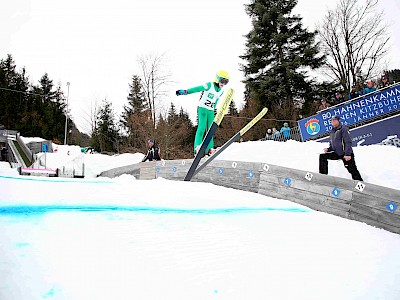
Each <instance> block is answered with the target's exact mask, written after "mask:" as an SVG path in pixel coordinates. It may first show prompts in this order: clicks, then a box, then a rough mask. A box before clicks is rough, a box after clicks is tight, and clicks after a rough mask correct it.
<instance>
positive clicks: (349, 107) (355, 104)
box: [298, 85, 400, 141]
mask: <svg viewBox="0 0 400 300" xmlns="http://www.w3.org/2000/svg"><path fill="white" fill-rule="evenodd" d="M394 111H400V86H399V85H396V86H394V87H391V88H389V89H385V90H381V91H378V92H376V93H373V94H370V95H366V96H364V97H361V98H357V99H355V100H353V101H348V102H345V103H343V104H341V105H338V106H335V107H332V108H329V109H327V110H324V111H322V112H320V113H319V114H317V115H314V116H311V117H309V118H306V119H302V120H300V121H298V124H299V128H300V133H301V137H302V139H303V141H306V140H309V139H312V138H316V137H318V136H320V135H323V134H325V133H327V132H330V131H331V130H332V124H331V118H332V117H333V116H335V115H339V116H340V117H341V121H342V123H343V124H345V125H346V126H350V125H353V124H357V123H361V122H365V121H367V120H370V119H373V118H376V117H379V116H382V115H385V114H388V113H391V112H394Z"/></svg>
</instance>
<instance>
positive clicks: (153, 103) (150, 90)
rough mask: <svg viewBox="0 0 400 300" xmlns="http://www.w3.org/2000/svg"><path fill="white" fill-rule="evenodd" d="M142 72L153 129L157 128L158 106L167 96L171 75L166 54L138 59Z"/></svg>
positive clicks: (144, 56) (143, 56) (149, 55)
mask: <svg viewBox="0 0 400 300" xmlns="http://www.w3.org/2000/svg"><path fill="white" fill-rule="evenodd" d="M138 63H139V65H140V68H141V71H142V76H141V80H142V86H143V89H144V92H145V95H146V100H147V101H148V104H149V108H150V111H151V118H152V122H153V128H154V129H155V127H156V113H157V112H156V110H157V104H158V103H159V102H160V101H161V98H162V97H164V96H166V95H167V86H168V84H169V83H170V81H169V79H170V77H171V74H170V73H169V72H168V71H167V70H166V69H165V54H161V55H155V54H148V55H142V56H140V57H139V58H138Z"/></svg>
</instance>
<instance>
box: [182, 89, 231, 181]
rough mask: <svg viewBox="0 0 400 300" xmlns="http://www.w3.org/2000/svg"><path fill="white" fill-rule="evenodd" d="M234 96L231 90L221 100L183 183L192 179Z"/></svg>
mask: <svg viewBox="0 0 400 300" xmlns="http://www.w3.org/2000/svg"><path fill="white" fill-rule="evenodd" d="M234 94H235V91H234V90H233V89H229V90H228V92H227V93H226V95H225V97H224V98H223V100H222V103H221V105H220V106H219V108H218V110H217V114H216V115H215V117H214V121H213V123H212V124H211V126H210V128H209V129H208V131H207V133H206V136H205V137H204V139H203V142H202V143H201V146H200V149H199V150H198V151H197V153H196V156H195V158H194V160H193V163H192V165H191V166H190V168H189V171H188V172H187V174H186V176H185V179H184V181H190V179H192V177H193V175H194V172H195V171H196V168H197V166H198V165H199V162H200V160H201V158H202V157H203V156H204V153H205V151H206V149H207V146H208V144H209V143H210V141H211V139H212V138H213V136H214V134H215V132H216V131H217V128H218V127H219V125H220V124H221V122H222V119H223V118H224V116H225V114H226V112H227V111H228V108H229V105H230V104H231V102H232V99H233V95H234Z"/></svg>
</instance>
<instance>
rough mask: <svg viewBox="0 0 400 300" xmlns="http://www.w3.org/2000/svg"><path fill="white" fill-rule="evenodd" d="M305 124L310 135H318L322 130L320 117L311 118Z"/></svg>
mask: <svg viewBox="0 0 400 300" xmlns="http://www.w3.org/2000/svg"><path fill="white" fill-rule="evenodd" d="M304 126H305V127H306V129H307V133H308V134H309V135H316V134H318V133H319V132H320V130H321V126H320V125H319V120H318V119H310V120H308V121H307V123H306V124H305V125H304Z"/></svg>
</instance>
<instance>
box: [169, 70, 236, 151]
mask: <svg viewBox="0 0 400 300" xmlns="http://www.w3.org/2000/svg"><path fill="white" fill-rule="evenodd" d="M228 82H229V74H228V73H227V72H226V71H218V72H217V74H216V76H215V80H214V82H207V83H206V84H204V85H200V86H196V87H193V88H190V89H187V90H177V91H176V95H177V96H180V95H188V94H193V93H198V92H201V96H200V100H199V103H198V105H197V118H198V126H197V131H196V137H195V139H194V154H196V152H197V150H198V149H199V148H200V145H201V143H202V141H203V138H204V135H205V134H206V132H207V130H208V129H209V128H210V126H211V124H212V122H213V120H214V115H215V111H216V108H217V103H218V100H219V99H220V98H221V96H222V94H223V93H224V91H223V87H224V86H225V85H227V84H228ZM213 151H214V139H211V141H210V144H209V145H208V147H207V150H206V153H209V154H211V153H212V152H213Z"/></svg>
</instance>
